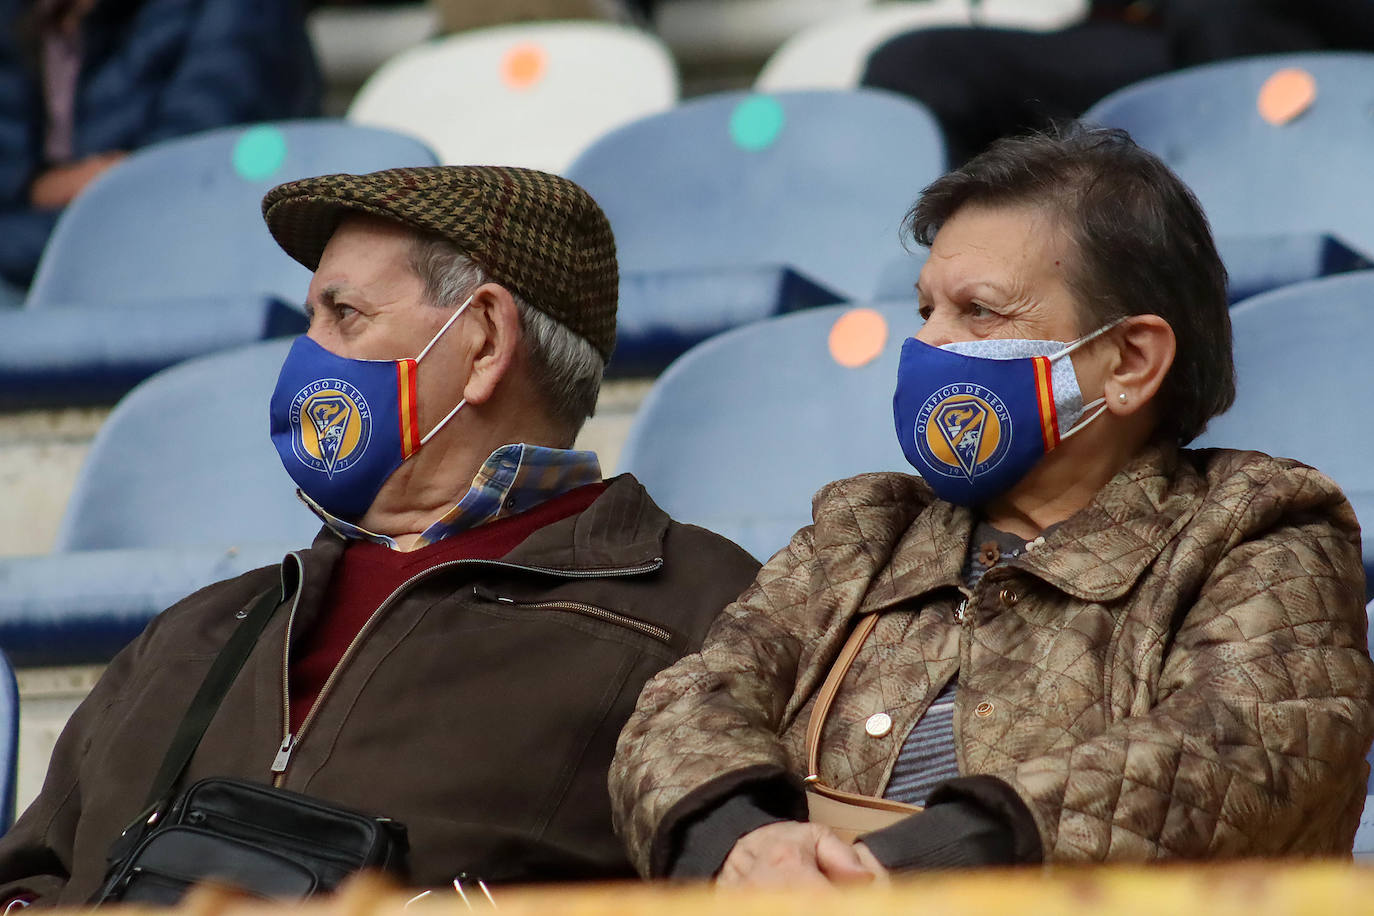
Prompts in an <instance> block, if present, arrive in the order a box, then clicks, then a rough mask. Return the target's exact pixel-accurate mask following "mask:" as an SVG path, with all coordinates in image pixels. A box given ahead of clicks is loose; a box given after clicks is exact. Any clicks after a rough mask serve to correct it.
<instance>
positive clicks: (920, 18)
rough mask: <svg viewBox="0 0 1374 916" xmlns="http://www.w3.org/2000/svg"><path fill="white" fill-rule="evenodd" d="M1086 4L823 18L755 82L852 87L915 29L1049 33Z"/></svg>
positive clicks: (927, 6)
mask: <svg viewBox="0 0 1374 916" xmlns="http://www.w3.org/2000/svg"><path fill="white" fill-rule="evenodd" d="M1087 10H1088V2H1087V0H981V2H979V0H908V2H902V3H879V4H876V5H873V6H868V7H864V8H862V9H858V10H851V11H848V12H845V13H844V14H842V15H835V16H831V17H829V18H826V19H822V20H821V21H819V22H816V23H814V24H812V25H809V26H808V27H806V28H804V29H802V30H800V31H798V32H797V33H795V34H794V35H792V37H791V38H788V39H787V40H786V41H785V42H783V44H782V46H781V47H780V48H778V49H777V51H775V52H774V53H773V55H772V56H771V57H769V59H768V62H767V63H766V64H764V66H763V69H762V70H761V71H760V72H759V75H758V78H757V79H756V80H755V81H754V88H755V89H757V90H759V91H760V92H778V91H781V90H786V89H852V88H853V87H855V86H858V85H859V80H860V78H861V77H862V76H863V73H864V68H865V67H866V66H867V64H868V57H869V55H870V54H872V53H873V52H874V51H876V50H877V49H878V48H879V47H880V46H881V45H882V44H883V43H884V42H886V41H887V40H888V39H890V38H895V37H897V36H898V35H902V34H905V33H906V32H912V31H915V30H917V29H926V28H941V27H950V26H991V27H995V28H1004V29H1028V30H1036V31H1050V30H1053V29H1062V28H1064V27H1066V26H1069V25H1072V24H1073V23H1075V22H1078V21H1079V20H1081V19H1082V18H1083V17H1084V16H1085V15H1086V14H1087Z"/></svg>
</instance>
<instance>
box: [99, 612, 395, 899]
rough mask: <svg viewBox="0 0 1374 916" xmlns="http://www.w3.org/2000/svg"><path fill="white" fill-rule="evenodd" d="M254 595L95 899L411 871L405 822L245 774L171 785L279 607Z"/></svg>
mask: <svg viewBox="0 0 1374 916" xmlns="http://www.w3.org/2000/svg"><path fill="white" fill-rule="evenodd" d="M276 607H277V600H276V596H275V590H271V591H268V592H267V593H266V594H264V595H262V596H261V597H259V598H258V600H257V602H256V603H255V604H254V605H253V608H252V610H251V611H250V612H249V613H248V615H247V617H245V618H244V620H243V622H242V623H241V624H240V625H239V627H238V629H237V630H235V631H234V633H233V635H232V636H230V637H229V641H228V642H227V643H225V646H224V648H223V649H222V650H221V651H220V653H219V655H218V656H216V658H215V661H214V663H213V664H212V665H211V666H210V671H209V672H208V673H207V674H206V675H205V681H204V682H203V683H202V684H201V685H200V690H199V691H197V692H196V696H195V698H194V699H193V700H192V701H191V707H190V709H188V710H187V712H186V717H185V718H184V719H182V721H181V725H180V727H178V729H177V732H176V735H175V736H174V737H173V739H172V744H171V747H170V748H168V750H167V756H166V757H165V758H163V761H162V767H161V769H159V770H158V774H157V778H156V779H154V780H153V788H152V791H151V792H150V793H149V795H148V806H147V808H146V809H145V810H144V812H143V813H142V814H140V815H139V816H138V818H137V819H136V820H135V821H134V822H133V823H132V824H130V825H129V826H128V827H126V828H125V829H124V832H123V833H122V834H120V836H119V839H117V840H116V841H115V842H114V844H113V845H112V846H111V847H110V854H109V868H108V871H107V872H106V877H105V883H104V884H103V885H102V887H101V888H100V890H99V891H98V892H97V893H96V895H95V896H94V897H92V898H91V902H92V903H95V904H100V903H114V902H121V903H143V904H152V905H172V904H175V903H177V902H178V901H179V900H180V899H181V897H182V896H183V895H184V894H185V893H186V891H188V890H189V889H190V888H191V887H192V886H193V885H195V884H197V883H199V882H201V881H209V880H213V881H217V882H220V883H223V884H229V885H232V886H235V887H237V888H239V889H241V890H243V891H246V892H247V893H250V894H253V895H255V896H259V897H264V898H271V899H284V900H299V899H301V898H304V897H308V896H310V895H311V894H317V893H321V892H325V891H331V890H333V889H334V888H336V887H337V886H338V885H339V884H340V883H341V882H342V881H343V880H344V879H345V878H347V877H348V876H349V875H351V874H353V873H354V872H356V871H360V870H362V869H375V870H379V871H386V872H391V873H393V874H396V875H398V876H399V877H400V878H401V879H402V880H404V878H405V877H406V874H407V854H408V852H409V843H408V842H407V839H406V830H405V827H404V826H402V825H401V824H398V823H396V822H395V821H392V820H390V819H389V818H381V817H372V816H370V815H366V814H360V813H358V812H356V811H350V810H348V809H346V808H340V807H338V806H336V805H332V804H328V803H326V802H322V801H320V800H318V799H314V798H310V797H309V796H306V795H301V794H299V793H296V792H287V791H284V790H282V789H276V788H273V787H271V786H267V785H261V784H259V783H253V782H247V781H245V780H241V779H227V778H226V779H220V778H210V779H202V780H200V781H199V782H197V783H196V784H195V785H193V786H191V787H190V788H189V789H187V790H185V791H184V792H182V793H180V794H178V795H175V796H174V795H173V793H174V791H175V789H176V785H177V783H178V782H179V781H180V779H181V777H182V775H183V774H184V773H185V771H186V767H187V766H188V765H189V764H190V762H191V756H192V755H193V754H194V753H195V750H196V747H197V746H198V745H199V744H200V739H201V738H202V737H203V736H204V735H205V730H206V729H207V728H208V727H209V726H210V720H211V719H212V718H214V715H215V711H216V710H217V709H218V708H219V704H220V701H221V700H223V699H224V695H225V693H226V692H228V690H229V686H230V685H231V684H232V683H233V682H234V678H236V677H237V676H238V673H239V671H240V670H241V669H242V668H243V664H244V662H245V661H247V659H248V655H249V653H250V652H252V650H253V645H254V644H255V643H256V642H257V640H258V637H259V636H260V635H261V634H262V631H263V628H264V627H266V626H267V621H268V620H269V619H270V618H271V616H272V614H273V612H274V611H275V610H276Z"/></svg>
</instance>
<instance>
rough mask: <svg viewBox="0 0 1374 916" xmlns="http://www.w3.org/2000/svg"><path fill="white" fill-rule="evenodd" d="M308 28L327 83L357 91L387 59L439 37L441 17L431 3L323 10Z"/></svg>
mask: <svg viewBox="0 0 1374 916" xmlns="http://www.w3.org/2000/svg"><path fill="white" fill-rule="evenodd" d="M305 24H306V28H307V29H309V31H310V42H311V44H313V45H314V46H315V56H316V57H318V58H319V62H320V69H321V70H323V71H324V75H325V79H326V81H327V82H329V83H330V84H331V85H333V84H340V83H342V84H345V85H348V86H351V87H356V86H358V85H361V83H362V82H363V80H365V79H367V78H368V76H370V75H371V74H372V72H373V71H375V70H376V69H377V68H378V67H380V66H381V65H382V64H384V63H386V61H387V60H388V59H389V58H391V57H394V56H395V55H397V54H399V53H400V52H402V51H405V50H407V49H408V48H412V47H414V46H416V45H418V44H419V43H420V42H422V41H424V40H426V39H428V38H430V37H432V36H434V35H435V34H437V33H438V31H439V14H438V13H437V12H436V11H435V10H434V8H433V7H431V6H430V5H429V4H428V3H406V4H403V5H400V6H321V7H317V8H316V9H313V10H311V11H310V15H309V16H308V17H306V22H305Z"/></svg>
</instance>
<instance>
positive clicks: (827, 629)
mask: <svg viewBox="0 0 1374 916" xmlns="http://www.w3.org/2000/svg"><path fill="white" fill-rule="evenodd" d="M814 518H815V522H814V524H813V525H812V526H810V527H808V528H805V529H803V530H802V531H800V532H798V533H797V535H796V536H795V537H794V538H793V540H792V543H791V545H790V546H789V547H788V548H787V549H785V550H783V551H782V552H780V553H779V554H778V555H777V556H775V557H774V558H773V559H772V560H771V561H769V563H767V564H766V565H765V567H764V568H763V570H762V571H761V572H760V573H759V577H758V579H757V580H756V582H755V583H754V585H753V586H751V587H750V588H749V590H748V591H746V592H745V593H744V594H743V595H742V596H741V597H740V599H739V601H738V602H736V603H735V604H732V605H731V606H730V607H729V608H727V609H726V611H725V612H724V613H723V614H722V615H721V617H720V618H719V619H718V620H717V622H716V624H715V625H714V627H713V628H712V630H711V632H710V634H709V635H708V636H707V639H706V642H705V644H704V645H703V648H702V650H701V652H700V653H699V654H696V655H692V656H689V657H687V658H684V659H682V660H681V661H680V662H678V663H677V664H676V665H674V666H673V667H671V668H669V669H667V670H666V671H663V672H662V673H660V674H659V675H658V676H657V677H655V678H654V679H653V680H652V681H650V683H649V685H648V686H647V687H646V688H645V691H644V694H643V695H642V697H641V698H640V702H639V706H638V708H637V710H636V712H635V714H634V716H633V717H632V718H631V720H630V722H629V723H628V724H627V726H626V729H625V732H624V733H623V734H622V736H621V741H620V744H619V747H618V749H617V756H616V761H615V763H614V765H613V767H612V774H611V793H612V798H613V801H614V804H615V808H616V816H617V829H619V830H620V831H621V834H622V836H624V837H625V839H626V840H627V842H628V844H629V846H630V851H631V857H632V858H633V859H634V861H635V864H636V867H638V868H639V869H640V870H641V871H642V872H646V873H648V872H652V873H662V872H663V871H664V869H665V868H666V867H667V865H668V864H669V861H670V858H671V857H672V855H673V848H672V847H673V843H674V841H675V837H676V836H677V832H678V830H679V828H680V827H681V826H682V825H684V824H685V823H686V822H687V820H688V819H689V818H690V817H691V816H692V815H694V814H698V813H700V812H702V811H704V810H706V809H708V808H711V807H713V806H714V805H716V804H718V803H719V802H720V801H721V800H722V799H724V798H726V797H728V796H731V795H733V794H734V793H736V792H739V791H742V790H743V788H744V787H746V786H747V785H748V784H749V783H750V782H751V781H756V780H760V779H770V778H771V779H776V778H777V776H778V774H779V773H790V774H794V776H797V777H800V776H802V775H804V774H805V770H804V769H803V768H804V766H805V762H804V759H805V758H804V754H803V737H804V732H805V729H806V723H807V718H808V716H809V713H810V704H811V701H812V699H813V695H814V693H815V692H816V690H817V688H818V686H819V685H820V683H821V681H822V680H823V679H824V677H825V675H826V673H827V672H828V670H829V668H830V665H831V662H832V660H833V659H834V657H835V655H836V653H837V652H838V651H839V648H840V646H841V644H842V643H843V642H844V640H845V637H846V636H847V634H848V632H849V631H850V629H851V628H852V626H853V623H854V620H855V618H856V617H858V616H859V615H862V614H874V613H876V614H881V615H882V618H881V619H880V622H879V623H878V626H877V628H876V630H875V631H874V633H873V635H872V636H871V637H870V638H869V640H868V642H867V643H866V645H865V648H864V649H863V650H862V651H861V652H860V654H859V656H858V657H857V659H856V662H855V664H854V667H853V669H852V670H851V671H850V673H849V675H848V677H847V679H846V681H845V682H844V685H843V687H842V689H841V691H840V693H839V696H838V697H837V700H836V702H835V706H834V708H833V709H832V712H831V714H830V717H829V718H828V720H827V727H826V729H825V732H824V736H823V747H824V752H823V754H822V758H821V762H820V774H819V775H820V776H821V778H822V781H823V782H825V783H826V784H828V785H832V786H835V787H837V788H840V789H845V790H848V791H853V792H862V793H866V794H869V795H880V794H881V793H882V791H883V788H884V786H885V785H886V783H887V780H888V777H889V774H890V772H891V769H892V765H893V763H894V761H895V759H896V755H897V752H898V750H899V748H900V746H901V743H902V740H903V739H904V738H905V736H906V734H907V732H908V731H909V730H910V728H911V726H912V725H913V724H914V723H915V722H916V720H917V719H918V718H919V717H920V715H921V714H922V712H923V711H924V710H925V709H926V707H927V706H928V705H929V704H930V702H931V700H932V699H933V698H934V697H935V695H936V694H937V693H938V692H939V690H940V688H941V687H942V685H943V684H944V683H945V682H946V681H947V680H948V679H949V678H950V677H951V676H954V675H956V674H957V676H958V679H959V690H958V694H957V700H956V703H955V736H956V744H957V752H958V759H959V769H960V773H961V774H962V775H964V776H969V775H974V774H989V775H992V776H995V777H998V778H1000V779H1002V780H1004V781H1005V782H1006V783H1008V784H1009V785H1010V787H1011V788H1012V789H1013V790H1014V791H1015V792H1016V794H1017V796H1018V797H1019V798H1020V799H1021V800H1022V801H1024V803H1025V805H1026V806H1027V807H1028V808H1029V810H1030V812H1031V814H1032V816H1033V817H1034V819H1035V824H1036V827H1037V828H1038V831H1039V834H1040V841H1041V845H1042V848H1043V851H1044V856H1045V859H1046V860H1047V861H1060V862H1071V861H1101V860H1108V859H1110V860H1117V861H1120V860H1143V859H1157V858H1170V857H1179V858H1201V857H1228V856H1254V855H1276V854H1285V853H1286V854H1298V855H1317V854H1331V853H1341V852H1345V853H1348V852H1349V850H1350V848H1351V844H1352V841H1353V837H1354V833H1355V828H1356V825H1357V823H1358V820H1359V816H1360V810H1361V806H1362V804H1363V802H1364V796H1365V779H1366V771H1367V766H1366V765H1365V762H1364V755H1365V753H1366V751H1367V750H1368V749H1369V746H1370V740H1371V736H1374V665H1372V664H1371V662H1370V658H1369V655H1368V652H1367V651H1366V648H1365V626H1366V621H1365V611H1364V598H1363V584H1364V575H1363V571H1362V567H1361V563H1360V546H1359V541H1360V538H1359V527H1358V525H1357V524H1356V521H1355V516H1354V513H1353V512H1352V511H1351V508H1350V505H1349V504H1348V503H1347V502H1346V500H1345V498H1344V497H1343V496H1342V495H1341V493H1340V491H1339V490H1338V489H1337V488H1336V486H1335V485H1334V484H1333V483H1332V482H1331V481H1330V480H1329V479H1327V478H1326V477H1324V476H1322V475H1321V474H1319V473H1318V472H1316V471H1314V470H1312V469H1311V468H1308V467H1304V466H1302V465H1299V464H1297V463H1295V462H1292V461H1284V460H1279V459H1274V458H1269V457H1267V456H1264V455H1260V454H1256V453H1253V452H1249V453H1241V452H1230V451H1197V452H1190V451H1181V452H1180V451H1178V450H1175V449H1160V450H1153V449H1152V450H1149V451H1147V452H1146V453H1144V454H1142V455H1141V456H1139V457H1138V458H1137V459H1136V460H1135V461H1133V462H1132V463H1131V464H1130V465H1129V466H1128V467H1127V468H1125V469H1124V470H1123V471H1122V472H1121V473H1120V474H1118V475H1117V476H1116V477H1115V478H1114V479H1113V480H1112V481H1111V482H1109V483H1108V484H1107V486H1105V487H1104V488H1103V489H1102V490H1101V491H1100V492H1099V493H1098V494H1097V497H1096V498H1095V500H1094V501H1093V503H1092V504H1091V505H1090V506H1088V507H1087V508H1086V509H1084V510H1082V511H1080V512H1079V513H1077V514H1076V515H1074V516H1073V517H1072V518H1070V519H1069V520H1067V521H1066V522H1064V523H1063V524H1062V525H1060V526H1058V527H1057V528H1056V529H1054V530H1053V531H1052V532H1051V533H1050V534H1049V535H1048V536H1046V537H1045V539H1044V541H1043V543H1041V544H1038V545H1035V547H1034V549H1032V550H1031V551H1030V552H1028V553H1025V554H1023V555H1022V556H1020V557H1018V558H1016V559H1013V560H1010V561H1007V562H1004V563H1002V564H1000V565H999V566H997V567H995V568H994V569H992V570H991V571H989V572H988V573H987V574H986V576H984V578H983V579H982V581H981V582H980V583H979V584H978V586H977V588H975V589H974V590H973V592H972V594H971V596H969V597H968V599H967V604H966V605H964V599H965V596H964V594H963V593H962V592H961V589H960V585H961V580H960V572H961V565H962V563H963V560H964V557H965V554H966V549H967V542H968V538H969V534H970V531H971V529H972V527H973V523H974V519H973V517H972V515H971V514H970V513H969V512H968V511H967V510H964V509H959V508H956V507H954V506H951V505H950V504H948V503H945V502H941V501H936V500H934V499H933V497H932V495H931V493H930V490H929V488H928V487H926V485H925V484H924V483H923V482H922V481H920V480H919V479H918V478H915V477H910V476H907V475H903V474H890V473H889V474H868V475H864V476H860V477H855V478H852V479H849V480H844V481H839V482H837V483H834V484H831V485H829V486H828V487H826V488H825V489H823V490H822V491H821V492H820V493H819V494H818V495H817V497H816V500H815V505H814ZM961 605H963V608H962V611H961V610H960V607H961ZM956 613H957V615H958V617H960V618H962V620H963V623H962V624H960V623H959V622H957V621H956ZM876 712H886V713H888V714H890V715H891V717H892V720H893V725H892V728H891V730H890V731H889V732H888V733H887V734H886V735H885V736H883V737H881V738H873V737H870V736H868V735H867V734H866V732H865V730H864V723H865V720H866V719H867V718H868V717H869V716H870V715H872V714H873V713H876Z"/></svg>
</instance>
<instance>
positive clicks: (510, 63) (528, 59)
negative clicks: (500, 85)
mask: <svg viewBox="0 0 1374 916" xmlns="http://www.w3.org/2000/svg"><path fill="white" fill-rule="evenodd" d="M548 65H549V55H548V53H547V52H545V50H544V49H543V48H541V47H540V46H539V45H535V44H523V45H516V46H515V47H513V48H511V49H510V50H509V51H507V52H506V56H505V58H504V59H503V60H502V61H501V79H502V80H503V81H504V82H505V84H506V85H507V86H509V87H510V88H511V89H532V88H534V86H535V85H536V84H537V83H538V82H539V81H540V80H541V79H543V78H544V71H545V70H547V69H548Z"/></svg>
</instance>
